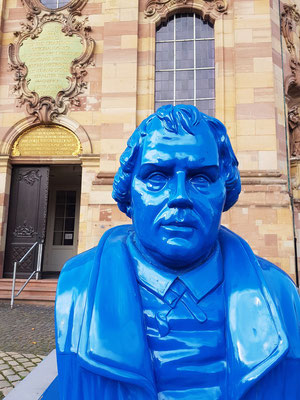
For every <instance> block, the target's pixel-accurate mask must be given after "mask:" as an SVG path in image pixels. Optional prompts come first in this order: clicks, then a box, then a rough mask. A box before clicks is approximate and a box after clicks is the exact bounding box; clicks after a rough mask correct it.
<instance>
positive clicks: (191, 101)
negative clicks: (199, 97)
mask: <svg viewBox="0 0 300 400" xmlns="http://www.w3.org/2000/svg"><path fill="white" fill-rule="evenodd" d="M176 104H185V105H191V106H194V100H186V101H183V100H178V101H176Z"/></svg>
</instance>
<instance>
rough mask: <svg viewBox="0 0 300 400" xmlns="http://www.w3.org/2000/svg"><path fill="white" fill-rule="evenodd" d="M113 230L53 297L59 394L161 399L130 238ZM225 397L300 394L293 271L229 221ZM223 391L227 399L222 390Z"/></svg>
mask: <svg viewBox="0 0 300 400" xmlns="http://www.w3.org/2000/svg"><path fill="white" fill-rule="evenodd" d="M130 230H132V226H119V227H116V228H113V229H111V230H110V231H108V232H106V233H105V234H104V235H103V237H102V239H101V240H100V243H99V245H98V247H97V248H95V249H91V250H89V251H87V252H85V253H82V254H80V255H78V256H76V257H74V258H73V259H71V260H69V261H68V262H67V263H66V265H65V267H64V268H63V270H62V273H61V275H60V279H59V282H58V287H57V297H56V306H55V318H56V340H57V343H56V344H57V347H56V348H57V360H58V373H59V388H60V400H66V399H68V400H96V399H97V400H98V399H99V400H131V399H132V400H155V399H157V391H156V387H155V379H154V374H153V366H152V361H151V357H150V352H149V349H148V346H147V339H146V333H145V324H144V319H143V311H142V306H141V299H140V293H139V289H138V285H137V281H136V277H135V274H134V271H133V268H132V266H131V263H130V256H129V254H128V249H127V246H126V240H127V236H128V232H129V231H130ZM219 243H220V247H221V251H222V256H223V263H224V284H225V299H226V301H225V310H226V315H227V318H226V325H225V330H226V347H227V362H228V370H227V373H228V377H227V399H230V400H239V399H243V400H269V399H270V400H271V399H272V400H283V399H287V400H298V399H300V325H299V318H300V317H299V316H300V304H299V303H300V302H299V296H298V293H297V290H296V288H295V286H294V284H293V282H292V281H291V279H290V278H289V277H288V276H287V275H286V274H285V273H284V272H283V271H281V270H280V269H279V268H277V267H276V266H274V265H272V264H271V263H269V262H267V261H266V260H263V259H261V258H258V257H256V256H255V255H254V254H253V252H252V250H251V249H250V247H249V246H248V245H247V243H246V242H245V241H244V240H243V239H241V238H240V237H238V236H237V235H235V234H234V233H232V232H231V231H229V230H227V229H226V228H223V227H222V228H221V229H220V233H219ZM224 400H225V399H224Z"/></svg>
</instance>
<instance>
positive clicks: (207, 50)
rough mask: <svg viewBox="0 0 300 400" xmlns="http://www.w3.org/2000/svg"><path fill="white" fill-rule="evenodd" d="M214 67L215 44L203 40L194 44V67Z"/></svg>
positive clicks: (212, 41) (211, 41)
mask: <svg viewBox="0 0 300 400" xmlns="http://www.w3.org/2000/svg"><path fill="white" fill-rule="evenodd" d="M214 65H215V42H214V40H205V41H202V40H201V41H198V42H196V67H197V68H201V67H202V68H203V67H213V66H214Z"/></svg>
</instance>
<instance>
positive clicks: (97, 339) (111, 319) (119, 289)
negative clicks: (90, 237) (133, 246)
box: [78, 227, 157, 400]
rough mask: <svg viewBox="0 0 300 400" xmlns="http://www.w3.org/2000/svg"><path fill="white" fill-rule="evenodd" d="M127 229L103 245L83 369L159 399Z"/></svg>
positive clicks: (83, 340) (86, 325)
mask: <svg viewBox="0 0 300 400" xmlns="http://www.w3.org/2000/svg"><path fill="white" fill-rule="evenodd" d="M127 231H128V227H126V228H125V229H124V227H118V228H116V229H114V230H113V231H112V232H111V234H110V236H109V237H108V238H107V240H106V241H105V243H103V242H102V243H101V244H100V245H99V251H98V253H97V255H96V257H95V264H94V267H93V269H92V272H91V278H90V282H89V289H88V297H87V304H86V310H85V313H84V318H83V324H82V331H81V336H80V341H79V351H78V355H79V358H80V363H81V365H82V366H83V367H85V368H87V369H89V370H92V371H93V372H94V373H96V374H99V375H102V376H104V377H107V378H111V379H114V380H118V381H121V382H125V383H129V384H132V385H137V386H139V387H142V388H143V389H144V390H145V396H144V397H143V399H145V400H146V399H147V400H148V399H155V398H157V396H156V389H155V385H154V380H153V370H152V364H151V360H150V353H149V350H148V346H147V340H146V334H145V330H144V320H143V313H142V309H141V302H140V294H139V291H138V288H137V283H136V279H135V275H134V271H133V269H132V268H131V267H130V265H128V263H129V257H128V253H127V248H126V243H125V242H126V238H127V235H126V233H127Z"/></svg>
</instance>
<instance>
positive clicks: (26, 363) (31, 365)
mask: <svg viewBox="0 0 300 400" xmlns="http://www.w3.org/2000/svg"><path fill="white" fill-rule="evenodd" d="M23 365H24V367H26V368H27V367H35V365H34V364H33V363H32V362H30V361H28V362H25V363H23ZM27 369H28V368H27Z"/></svg>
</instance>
